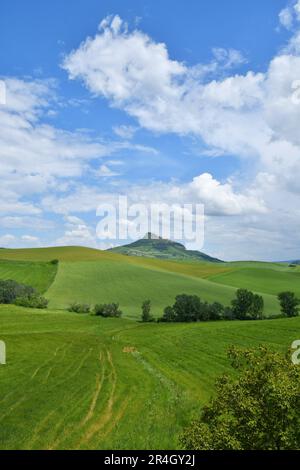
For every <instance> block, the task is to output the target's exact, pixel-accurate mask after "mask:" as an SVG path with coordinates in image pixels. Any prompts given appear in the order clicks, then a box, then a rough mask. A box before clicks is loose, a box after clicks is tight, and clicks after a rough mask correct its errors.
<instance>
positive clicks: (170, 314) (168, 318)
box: [160, 306, 176, 322]
mask: <svg viewBox="0 0 300 470" xmlns="http://www.w3.org/2000/svg"><path fill="white" fill-rule="evenodd" d="M160 321H162V322H175V321H176V314H175V312H174V309H173V307H170V306H168V307H166V308H165V309H164V314H163V316H162V318H161V320H160Z"/></svg>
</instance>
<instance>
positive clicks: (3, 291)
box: [0, 280, 38, 304]
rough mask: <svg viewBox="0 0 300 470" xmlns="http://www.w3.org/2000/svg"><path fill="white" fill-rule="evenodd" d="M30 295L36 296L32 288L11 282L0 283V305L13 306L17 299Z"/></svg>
mask: <svg viewBox="0 0 300 470" xmlns="http://www.w3.org/2000/svg"><path fill="white" fill-rule="evenodd" d="M31 295H38V293H37V291H36V290H35V289H34V288H33V287H30V286H25V285H23V284H19V283H18V282H16V281H12V280H8V281H0V304H13V303H15V301H16V299H17V298H19V297H30V296H31Z"/></svg>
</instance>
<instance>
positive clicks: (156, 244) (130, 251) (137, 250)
mask: <svg viewBox="0 0 300 470" xmlns="http://www.w3.org/2000/svg"><path fill="white" fill-rule="evenodd" d="M110 251H112V252H114V253H121V254H123V255H128V256H144V257H149V258H160V259H176V260H197V261H205V262H211V263H222V261H221V260H219V259H217V258H212V257H211V256H209V255H206V254H205V253H201V252H200V251H194V250H187V249H186V248H185V246H184V245H182V244H181V243H177V242H174V241H171V240H166V239H164V238H161V237H157V236H155V235H153V234H151V233H148V234H147V235H145V237H144V238H142V239H141V240H137V241H136V242H133V243H130V244H129V245H123V246H118V247H115V248H110Z"/></svg>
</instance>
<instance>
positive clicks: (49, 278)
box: [0, 259, 57, 293]
mask: <svg viewBox="0 0 300 470" xmlns="http://www.w3.org/2000/svg"><path fill="white" fill-rule="evenodd" d="M56 272H57V266H55V265H53V264H51V263H49V262H32V261H7V260H2V259H0V279H1V280H9V279H13V280H14V281H17V282H20V283H23V284H27V285H29V286H32V287H34V288H35V289H37V290H38V291H39V292H40V293H44V292H46V291H47V290H48V288H49V287H50V285H51V284H52V282H53V281H54V278H55V276H56Z"/></svg>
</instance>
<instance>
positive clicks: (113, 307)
mask: <svg viewBox="0 0 300 470" xmlns="http://www.w3.org/2000/svg"><path fill="white" fill-rule="evenodd" d="M94 313H95V315H96V316H100V317H105V318H108V317H112V318H120V317H121V316H122V315H123V312H122V311H121V310H120V309H119V304H114V303H112V304H103V305H95V307H94Z"/></svg>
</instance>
